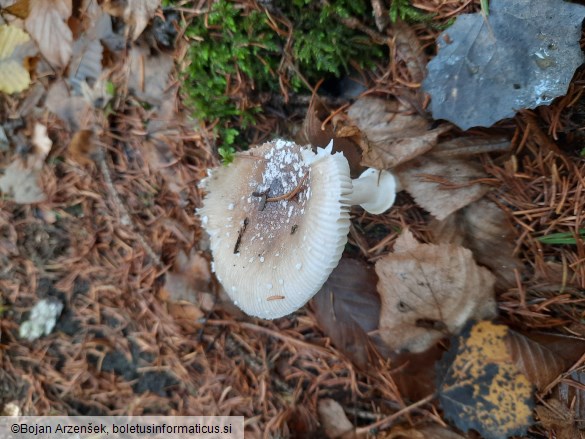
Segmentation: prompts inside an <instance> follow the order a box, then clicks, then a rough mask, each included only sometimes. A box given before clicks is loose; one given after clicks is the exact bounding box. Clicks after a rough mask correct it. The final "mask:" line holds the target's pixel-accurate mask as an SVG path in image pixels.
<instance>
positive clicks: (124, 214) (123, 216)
mask: <svg viewBox="0 0 585 439" xmlns="http://www.w3.org/2000/svg"><path fill="white" fill-rule="evenodd" d="M97 162H98V165H99V167H100V170H101V171H102V175H103V176H104V181H105V182H106V187H107V188H108V192H109V194H110V198H111V199H112V200H113V202H114V205H115V207H116V210H117V211H118V215H119V216H120V223H121V224H122V225H123V226H126V227H130V229H131V230H132V231H133V232H134V234H135V236H136V239H137V240H138V241H139V242H140V244H141V245H142V247H143V248H144V250H145V251H146V253H147V254H148V256H149V257H150V259H152V260H153V261H154V262H155V263H156V265H158V266H159V267H160V266H162V265H163V264H162V261H161V260H160V258H159V257H158V255H157V254H156V253H155V252H154V250H153V249H152V247H151V246H150V245H149V244H148V243H147V242H146V240H145V239H144V237H143V236H142V235H141V234H140V232H139V231H138V228H137V227H136V226H135V225H134V223H133V222H132V219H131V217H130V214H129V213H128V210H127V209H126V207H125V206H124V203H122V200H121V199H120V196H119V195H118V191H117V190H116V188H115V187H114V182H113V181H112V175H111V174H110V168H109V167H108V163H107V162H106V154H105V152H104V146H103V144H101V143H100V144H99V148H98V149H97Z"/></svg>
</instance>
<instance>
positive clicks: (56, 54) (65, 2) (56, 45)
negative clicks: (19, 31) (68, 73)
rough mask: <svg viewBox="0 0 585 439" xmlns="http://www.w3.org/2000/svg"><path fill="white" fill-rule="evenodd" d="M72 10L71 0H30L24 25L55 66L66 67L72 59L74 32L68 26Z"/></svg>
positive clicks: (44, 54) (50, 62)
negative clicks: (28, 11)
mask: <svg viewBox="0 0 585 439" xmlns="http://www.w3.org/2000/svg"><path fill="white" fill-rule="evenodd" d="M71 10H72V6H71V0H30V13H29V15H28V17H27V18H26V20H25V21H24V26H25V28H26V30H27V31H28V33H29V34H30V35H31V36H32V37H33V39H34V40H35V41H36V42H37V44H38V46H39V49H40V51H41V53H42V55H43V56H44V57H45V58H46V59H47V61H48V62H49V64H51V65H52V66H53V67H65V66H66V65H67V64H68V63H69V60H70V59H71V53H72V46H73V33H72V32H71V29H69V26H67V20H68V19H69V17H71Z"/></svg>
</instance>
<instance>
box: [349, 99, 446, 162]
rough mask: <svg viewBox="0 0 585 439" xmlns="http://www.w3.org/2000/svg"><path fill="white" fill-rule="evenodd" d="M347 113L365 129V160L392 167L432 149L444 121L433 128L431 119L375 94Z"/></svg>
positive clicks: (354, 105)
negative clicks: (431, 127)
mask: <svg viewBox="0 0 585 439" xmlns="http://www.w3.org/2000/svg"><path fill="white" fill-rule="evenodd" d="M347 114H348V115H349V117H350V118H351V119H352V121H353V122H354V123H355V124H356V125H357V126H358V128H359V129H360V130H361V131H362V135H363V138H362V139H361V142H360V146H361V147H362V149H363V154H362V164H363V165H365V166H369V167H372V168H376V169H389V168H394V167H395V166H398V165H400V164H401V163H404V162H407V161H409V160H412V159H413V158H415V157H417V156H419V155H421V154H423V153H425V152H427V151H429V150H430V149H431V148H433V147H434V146H435V145H436V144H437V139H438V137H439V135H440V134H442V133H444V132H445V131H447V130H448V129H449V126H447V125H443V126H441V127H439V128H435V129H433V130H430V123H429V122H428V121H427V120H426V119H424V118H423V117H421V116H419V115H418V114H416V113H413V111H412V110H411V109H410V108H408V107H407V106H406V105H404V104H402V103H400V102H399V101H397V100H384V99H380V98H373V97H363V98H360V99H358V100H357V101H356V102H355V103H354V104H353V105H352V106H351V107H350V108H349V110H348V112H347Z"/></svg>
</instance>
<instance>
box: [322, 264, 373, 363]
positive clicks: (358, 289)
mask: <svg viewBox="0 0 585 439" xmlns="http://www.w3.org/2000/svg"><path fill="white" fill-rule="evenodd" d="M377 282H378V278H377V276H376V273H375V272H374V270H373V269H371V268H369V267H368V266H367V265H366V264H364V263H362V262H360V261H357V260H355V259H342V260H341V261H340V262H339V264H338V265H337V267H336V268H335V270H333V272H332V273H331V275H330V276H329V279H328V280H327V282H325V285H323V287H322V288H321V289H320V290H319V292H318V293H317V294H316V295H315V296H314V297H313V301H312V305H313V309H314V310H315V320H316V322H317V325H318V326H319V327H320V328H321V330H322V331H323V332H324V333H325V335H327V336H328V337H329V338H331V341H332V342H333V345H334V346H335V347H336V348H338V349H339V350H340V351H341V352H343V353H344V354H345V355H347V356H348V357H349V358H350V359H351V360H352V361H353V362H354V363H355V364H356V365H358V366H359V367H361V368H366V367H367V365H368V363H369V358H370V357H369V346H370V340H369V337H368V332H370V331H373V330H375V329H377V328H378V321H379V319H380V298H379V297H378V293H377V292H376V283H377Z"/></svg>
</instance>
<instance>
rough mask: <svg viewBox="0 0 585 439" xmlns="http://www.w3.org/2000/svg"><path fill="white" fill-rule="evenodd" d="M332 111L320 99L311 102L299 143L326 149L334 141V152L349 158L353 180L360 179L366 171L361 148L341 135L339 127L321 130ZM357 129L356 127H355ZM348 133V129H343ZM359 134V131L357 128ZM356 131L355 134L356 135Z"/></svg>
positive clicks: (327, 126) (328, 125)
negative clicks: (362, 161)
mask: <svg viewBox="0 0 585 439" xmlns="http://www.w3.org/2000/svg"><path fill="white" fill-rule="evenodd" d="M329 114H330V111H329V110H328V109H327V108H325V106H324V105H323V104H322V103H321V101H320V100H319V98H318V97H314V98H313V99H312V100H311V103H310V105H309V108H308V110H307V114H306V115H305V120H304V121H303V128H302V130H301V131H300V133H299V136H298V139H297V140H298V141H297V143H298V144H299V145H307V144H308V145H312V146H313V147H320V148H325V147H326V146H327V145H328V144H329V142H331V140H332V139H333V151H334V152H337V151H340V152H341V153H343V155H344V156H345V157H346V158H347V162H348V163H349V169H350V173H351V176H352V178H356V177H358V176H359V175H360V174H361V173H362V171H363V170H364V169H365V167H364V166H362V165H361V160H362V155H361V151H360V148H359V146H358V144H357V143H355V142H354V141H353V140H352V139H351V136H350V135H348V134H344V133H340V132H339V130H338V129H337V127H336V128H335V129H334V128H333V127H332V126H331V125H330V124H327V125H325V127H324V129H321V127H322V124H323V121H324V120H325V119H326V118H327V117H328V116H329ZM354 128H355V127H354ZM341 129H345V130H346V131H347V129H348V127H341ZM355 131H357V132H358V133H359V130H358V129H357V128H355ZM355 131H354V133H355ZM352 134H353V133H352Z"/></svg>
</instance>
